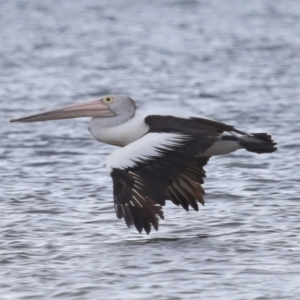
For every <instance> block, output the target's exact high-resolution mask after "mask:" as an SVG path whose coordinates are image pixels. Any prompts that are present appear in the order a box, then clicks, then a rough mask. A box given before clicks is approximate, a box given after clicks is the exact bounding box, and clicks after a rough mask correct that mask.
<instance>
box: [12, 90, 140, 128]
mask: <svg viewBox="0 0 300 300" xmlns="http://www.w3.org/2000/svg"><path fill="white" fill-rule="evenodd" d="M134 113H135V104H134V102H133V101H132V100H131V99H130V98H129V97H128V96H126V95H121V94H114V95H106V96H104V97H102V98H100V99H98V100H94V101H89V102H85V103H79V104H73V105H68V106H62V107H58V108H54V109H50V110H45V111H42V112H40V113H37V114H33V115H29V116H27V117H23V118H18V119H11V120H10V122H37V121H49V120H61V119H71V118H81V117H92V118H113V117H117V118H118V117H121V116H126V117H127V118H128V119H130V118H132V117H133V116H134Z"/></svg>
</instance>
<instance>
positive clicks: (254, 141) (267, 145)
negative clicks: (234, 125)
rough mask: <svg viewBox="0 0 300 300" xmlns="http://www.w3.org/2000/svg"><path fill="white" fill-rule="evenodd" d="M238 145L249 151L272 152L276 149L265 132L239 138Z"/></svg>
mask: <svg viewBox="0 0 300 300" xmlns="http://www.w3.org/2000/svg"><path fill="white" fill-rule="evenodd" d="M240 145H241V146H242V147H244V148H245V149H246V150H247V151H249V152H255V153H272V152H275V151H276V150H277V148H276V147H275V145H276V143H275V142H274V141H273V140H272V137H271V136H270V135H269V134H267V133H253V134H251V135H249V136H242V137H241V138H240Z"/></svg>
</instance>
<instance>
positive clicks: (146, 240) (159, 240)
mask: <svg viewBox="0 0 300 300" xmlns="http://www.w3.org/2000/svg"><path fill="white" fill-rule="evenodd" d="M209 237H210V236H209V235H207V234H199V235H195V236H186V237H170V238H151V237H149V238H143V239H136V240H133V239H132V240H127V241H126V242H125V243H126V244H129V245H146V244H162V243H174V242H179V243H181V242H184V243H189V242H196V241H197V240H201V239H206V238H209Z"/></svg>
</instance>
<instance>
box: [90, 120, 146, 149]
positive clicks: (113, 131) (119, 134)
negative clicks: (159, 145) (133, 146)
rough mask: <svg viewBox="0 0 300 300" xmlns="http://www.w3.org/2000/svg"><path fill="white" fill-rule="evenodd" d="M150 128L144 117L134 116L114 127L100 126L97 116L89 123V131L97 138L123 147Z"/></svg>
mask: <svg viewBox="0 0 300 300" xmlns="http://www.w3.org/2000/svg"><path fill="white" fill-rule="evenodd" d="M148 130H149V126H148V125H146V124H145V122H144V117H143V118H139V117H134V118H132V119H130V120H129V121H127V122H126V123H124V124H121V125H118V126H113V127H102V126H100V124H99V122H98V119H97V118H93V119H92V120H91V121H90V124H89V131H90V133H91V135H92V136H93V138H94V139H95V140H97V141H100V142H103V143H106V144H110V145H115V146H121V147H123V146H126V145H128V144H130V143H132V142H134V141H136V140H137V139H139V138H140V137H142V136H143V135H145V134H146V133H147V132H148Z"/></svg>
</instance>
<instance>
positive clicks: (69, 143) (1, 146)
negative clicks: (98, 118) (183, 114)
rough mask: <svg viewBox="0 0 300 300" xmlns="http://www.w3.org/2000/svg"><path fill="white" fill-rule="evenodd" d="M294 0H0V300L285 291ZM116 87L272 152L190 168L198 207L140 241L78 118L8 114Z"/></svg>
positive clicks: (297, 109) (295, 204) (293, 286)
mask: <svg viewBox="0 0 300 300" xmlns="http://www.w3.org/2000/svg"><path fill="white" fill-rule="evenodd" d="M299 20H300V2H299V1H297V0H284V1H283V0H281V1H280V0H278V1H272V0H253V1H246V0H241V1H238V0H235V1H232V0H222V1H221V0H220V1H217V0H213V1H211V0H210V1H205V0H170V1H168V0H162V1H161V0H154V1H126V0H125V1H121V0H116V1H104V0H103V1H96V0H85V1H58V0H44V1H39V0H30V1H25V0H14V1H5V0H4V1H1V2H0V105H1V107H0V125H1V126H0V136H1V140H0V176H1V177H0V178H1V181H0V299H1V300H2V299H3V300H8V299H155V298H156V299H173V300H175V299H176V300H177V299H178V300H179V299H257V300H258V299H260V300H262V299H299V295H300V236H299V232H300V207H299V203H300V168H299V167H300V159H299V147H300V139H299V131H300V122H299V121H300V22H299ZM116 92H118V93H125V94H129V95H130V96H131V97H132V98H133V99H135V100H136V101H137V103H138V106H139V109H145V108H149V107H160V106H161V105H166V106H169V107H178V108H180V109H182V110H190V111H191V110H192V111H193V112H194V113H195V115H198V116H202V117H207V118H211V119H215V120H219V121H222V122H225V123H228V124H231V125H234V126H236V127H237V128H239V129H240V130H245V131H249V132H268V133H270V134H272V136H273V138H274V140H275V141H276V142H277V143H278V151H277V152H274V153H272V154H264V155H257V154H252V153H249V152H246V151H242V150H239V151H237V152H235V153H233V154H230V155H227V156H221V157H215V158H212V159H211V160H210V162H209V164H208V165H207V166H206V171H207V179H206V181H205V184H204V188H205V190H206V197H205V200H206V204H205V206H204V207H201V208H200V210H199V212H195V211H190V212H185V211H184V210H183V209H182V208H180V207H176V206H174V205H172V204H170V203H168V205H167V206H166V207H164V213H165V220H164V221H161V222H160V228H159V231H158V232H155V231H153V232H151V234H150V235H149V236H147V235H146V234H139V233H137V232H136V230H135V229H134V228H127V227H126V225H125V223H124V221H123V220H118V219H117V218H116V216H115V212H114V208H113V199H112V183H111V179H110V176H109V174H108V172H107V170H106V168H105V157H106V156H107V155H108V154H110V153H111V152H112V151H114V149H115V148H114V147H112V146H108V145H104V144H101V143H99V142H97V141H95V140H93V139H92V137H91V136H90V135H89V133H88V130H87V124H88V119H74V120H64V121H53V122H51V121H50V122H43V123H27V124H26V123H14V124H11V123H9V119H10V118H16V117H21V116H25V115H27V114H31V113H34V112H37V111H40V110H43V109H47V108H51V107H55V106H60V105H65V104H71V103H76V102H81V101H85V100H93V99H97V97H100V96H101V95H104V94H109V93H116Z"/></svg>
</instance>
